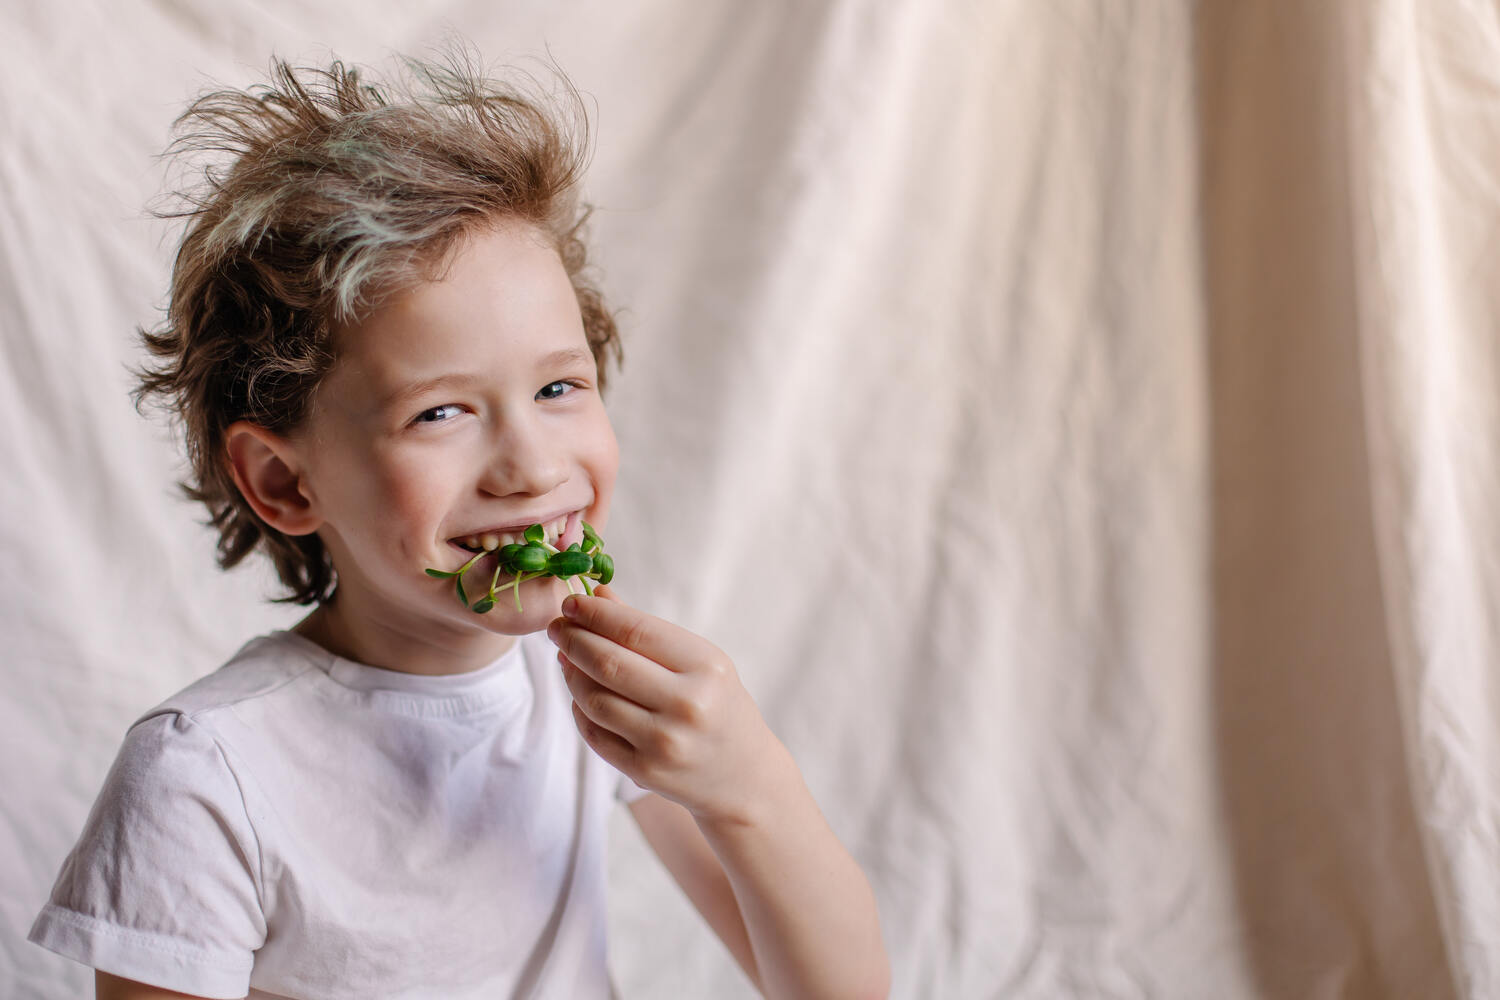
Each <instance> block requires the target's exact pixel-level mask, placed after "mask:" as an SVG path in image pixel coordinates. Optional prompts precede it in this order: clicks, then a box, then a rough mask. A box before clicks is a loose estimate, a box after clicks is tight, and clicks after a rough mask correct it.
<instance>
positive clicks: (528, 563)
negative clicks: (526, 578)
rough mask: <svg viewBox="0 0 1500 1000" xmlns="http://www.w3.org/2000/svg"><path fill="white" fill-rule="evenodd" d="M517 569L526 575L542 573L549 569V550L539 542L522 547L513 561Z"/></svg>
mask: <svg viewBox="0 0 1500 1000" xmlns="http://www.w3.org/2000/svg"><path fill="white" fill-rule="evenodd" d="M511 563H512V565H514V566H515V568H516V569H518V570H520V571H522V572H526V573H542V572H545V571H546V569H547V550H546V549H544V548H542V546H541V543H540V542H537V543H534V544H530V545H524V546H522V547H521V551H520V552H517V553H516V554H515V557H514V558H513V559H512V560H511Z"/></svg>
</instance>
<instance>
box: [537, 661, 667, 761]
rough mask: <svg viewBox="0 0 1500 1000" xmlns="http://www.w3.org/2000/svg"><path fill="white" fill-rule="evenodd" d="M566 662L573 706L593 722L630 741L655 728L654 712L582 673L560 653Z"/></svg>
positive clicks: (565, 672)
mask: <svg viewBox="0 0 1500 1000" xmlns="http://www.w3.org/2000/svg"><path fill="white" fill-rule="evenodd" d="M557 658H558V660H559V661H560V662H561V663H562V671H563V683H565V684H567V686H568V693H569V694H571V695H572V696H573V704H575V705H577V706H578V708H579V709H580V710H581V711H582V712H583V714H584V715H586V716H587V717H588V719H589V721H590V722H593V723H595V724H597V725H599V726H602V727H604V728H605V729H608V730H609V731H610V732H612V733H615V734H616V735H618V736H621V737H623V738H624V739H625V740H626V742H630V739H631V737H632V736H638V735H640V734H643V733H644V732H645V731H646V728H647V727H649V726H651V725H652V724H653V723H652V721H651V713H650V712H649V711H647V710H646V709H645V708H643V707H641V706H640V705H638V704H636V703H635V702H633V701H631V700H630V699H629V698H624V697H621V696H620V695H619V694H616V693H615V692H614V691H611V690H610V689H609V688H607V687H605V686H603V685H602V684H600V683H599V682H598V681H596V680H594V679H593V678H592V677H590V676H589V675H588V674H587V673H585V672H584V671H582V670H580V669H579V668H578V665H577V664H576V663H574V662H573V661H572V660H571V659H569V658H568V657H567V656H566V655H565V654H563V653H558V654H557Z"/></svg>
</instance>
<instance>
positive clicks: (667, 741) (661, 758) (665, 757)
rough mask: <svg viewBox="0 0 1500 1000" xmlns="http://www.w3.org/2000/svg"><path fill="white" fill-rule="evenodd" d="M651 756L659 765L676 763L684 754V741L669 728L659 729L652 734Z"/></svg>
mask: <svg viewBox="0 0 1500 1000" xmlns="http://www.w3.org/2000/svg"><path fill="white" fill-rule="evenodd" d="M650 745H651V750H650V752H651V757H652V759H654V760H655V761H657V763H658V764H659V765H667V766H669V767H670V766H672V765H675V764H676V763H677V762H678V761H679V760H680V759H681V755H682V741H681V740H680V739H679V738H678V737H676V736H674V735H673V733H672V731H671V730H669V729H658V730H656V731H655V732H654V733H652V734H651V736H650Z"/></svg>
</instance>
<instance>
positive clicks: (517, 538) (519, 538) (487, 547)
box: [458, 516, 568, 552]
mask: <svg viewBox="0 0 1500 1000" xmlns="http://www.w3.org/2000/svg"><path fill="white" fill-rule="evenodd" d="M567 526H568V519H567V517H566V516H564V517H560V518H558V519H557V520H555V521H552V522H550V523H548V524H544V525H542V532H543V533H544V534H545V535H546V538H547V544H548V545H551V546H554V547H555V546H556V545H557V540H558V539H559V538H561V537H562V533H563V530H564V529H565V528H567ZM525 541H526V536H525V534H524V533H522V532H519V531H487V532H485V533H484V534H482V535H470V536H469V537H467V538H461V539H459V540H458V544H460V545H462V546H463V547H464V548H466V549H472V550H473V551H475V552H479V551H484V552H493V551H495V550H496V549H498V548H500V547H501V546H502V545H511V544H513V543H516V542H522V543H524V542H525Z"/></svg>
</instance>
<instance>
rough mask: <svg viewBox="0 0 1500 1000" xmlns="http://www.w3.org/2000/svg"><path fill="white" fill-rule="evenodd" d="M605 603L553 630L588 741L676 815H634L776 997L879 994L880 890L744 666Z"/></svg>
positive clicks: (884, 979)
mask: <svg viewBox="0 0 1500 1000" xmlns="http://www.w3.org/2000/svg"><path fill="white" fill-rule="evenodd" d="M596 594H597V595H598V596H596V597H592V598H590V597H570V598H568V599H567V601H565V602H564V612H565V614H566V615H567V619H559V620H558V621H555V622H553V624H552V627H551V628H550V629H549V634H550V635H551V636H552V639H553V641H554V642H556V643H557V644H558V647H559V649H560V650H561V651H562V661H563V677H564V679H565V680H566V681H567V684H568V688H569V690H570V691H571V692H572V694H573V701H574V705H573V714H574V719H575V721H576V722H577V724H578V728H579V732H580V733H582V735H583V738H584V740H585V741H586V742H587V743H588V745H589V746H590V747H592V748H593V750H594V751H595V752H596V753H598V754H599V755H600V756H601V757H603V758H604V759H605V760H607V761H609V762H610V763H611V764H613V765H614V766H615V767H616V768H618V769H619V770H620V771H622V772H623V773H625V774H626V775H628V776H629V777H630V778H632V779H633V780H634V781H635V782H636V783H637V784H639V785H641V786H642V787H643V788H649V789H651V790H652V791H655V792H656V793H657V794H658V795H659V796H661V797H662V798H664V799H669V800H671V802H672V803H676V804H677V808H676V809H669V808H667V806H666V805H661V804H656V803H651V802H650V799H649V798H648V799H643V800H641V802H640V803H637V805H636V807H635V816H636V819H637V821H638V822H639V823H640V825H641V829H642V831H643V832H644V833H645V834H646V837H647V840H648V841H649V842H650V843H651V845H652V847H653V848H654V849H655V850H656V851H657V853H658V855H659V856H660V857H661V858H662V861H663V863H664V864H665V865H666V866H667V869H668V870H669V871H671V872H672V874H673V876H674V877H675V878H676V879H677V881H678V882H679V884H681V885H682V886H683V888H684V890H685V891H686V892H687V894H688V896H689V898H690V899H692V900H693V902H694V904H695V905H696V906H697V907H698V909H699V911H700V912H701V913H702V914H703V916H704V918H705V919H706V920H707V921H708V923H709V925H710V926H711V927H712V928H713V929H714V931H715V932H716V933H717V934H718V935H719V937H720V938H721V939H722V940H723V941H724V943H725V944H726V945H727V946H728V948H729V950H730V952H731V953H732V954H734V956H735V958H736V959H737V960H738V961H739V963H740V965H741V967H742V968H744V969H745V971H746V973H747V974H748V975H749V976H750V978H751V980H752V981H753V982H755V983H756V985H757V986H758V987H759V988H760V989H761V991H762V992H763V993H764V994H765V995H766V996H768V997H777V998H782V997H785V998H798V1000H801V998H821V997H828V998H858V1000H866V998H871V1000H873V998H879V997H884V996H885V995H886V994H887V993H888V992H889V989H890V970H889V964H888V960H887V958H886V953H885V945H884V943H883V941H882V938H881V933H880V923H879V918H878V915H877V912H876V905H875V895H874V893H873V892H872V891H871V889H870V884H869V882H868V881H867V880H866V879H865V876H864V873H863V872H861V871H860V869H859V866H858V865H857V864H856V863H855V861H854V859H853V857H851V856H850V855H849V853H848V851H846V850H845V849H844V846H843V845H842V844H841V843H839V840H838V837H837V836H836V835H835V834H834V832H833V830H832V828H831V827H830V826H829V825H828V822H827V821H826V820H825V819H824V817H823V814H822V812H821V811H820V810H819V809H818V806H817V803H816V802H814V801H813V797H812V794H811V793H810V792H809V791H808V788H807V785H806V783H805V782H804V781H803V780H802V774H801V772H800V771H799V770H798V769H797V765H796V763H795V762H794V761H793V760H792V756H791V754H790V753H789V752H788V751H787V749H786V747H784V746H783V745H782V744H781V741H780V740H778V739H777V738H776V737H775V735H774V734H773V733H772V732H771V730H770V727H768V726H767V725H766V723H765V720H764V719H762V718H761V715H760V712H759V710H758V709H756V707H755V704H754V702H753V701H752V700H751V698H750V696H749V694H748V693H747V692H746V691H745V689H744V687H743V686H742V685H741V684H740V682H739V678H738V676H737V674H736V672H735V670H734V665H733V664H732V663H730V661H729V659H728V657H726V656H725V655H724V653H723V652H722V651H721V650H719V649H718V648H716V647H715V646H713V645H712V644H711V643H709V642H707V641H706V640H704V639H702V638H700V637H698V636H696V635H694V634H692V633H691V632H688V631H687V630H685V629H681V628H679V627H677V626H675V625H672V624H670V623H669V622H664V621H662V620H661V619H659V618H653V617H652V616H650V615H646V614H643V613H641V612H639V611H637V610H635V609H633V608H630V607H627V606H626V605H624V604H621V603H620V602H619V601H618V599H616V598H614V597H613V595H612V594H611V592H610V589H609V588H608V587H601V588H599V589H598V590H597V591H596ZM684 816H686V820H685V819H684ZM710 859H712V860H710ZM714 868H717V869H718V871H717V872H715V871H714V870H713V869H714ZM747 951H748V954H746V952H747Z"/></svg>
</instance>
